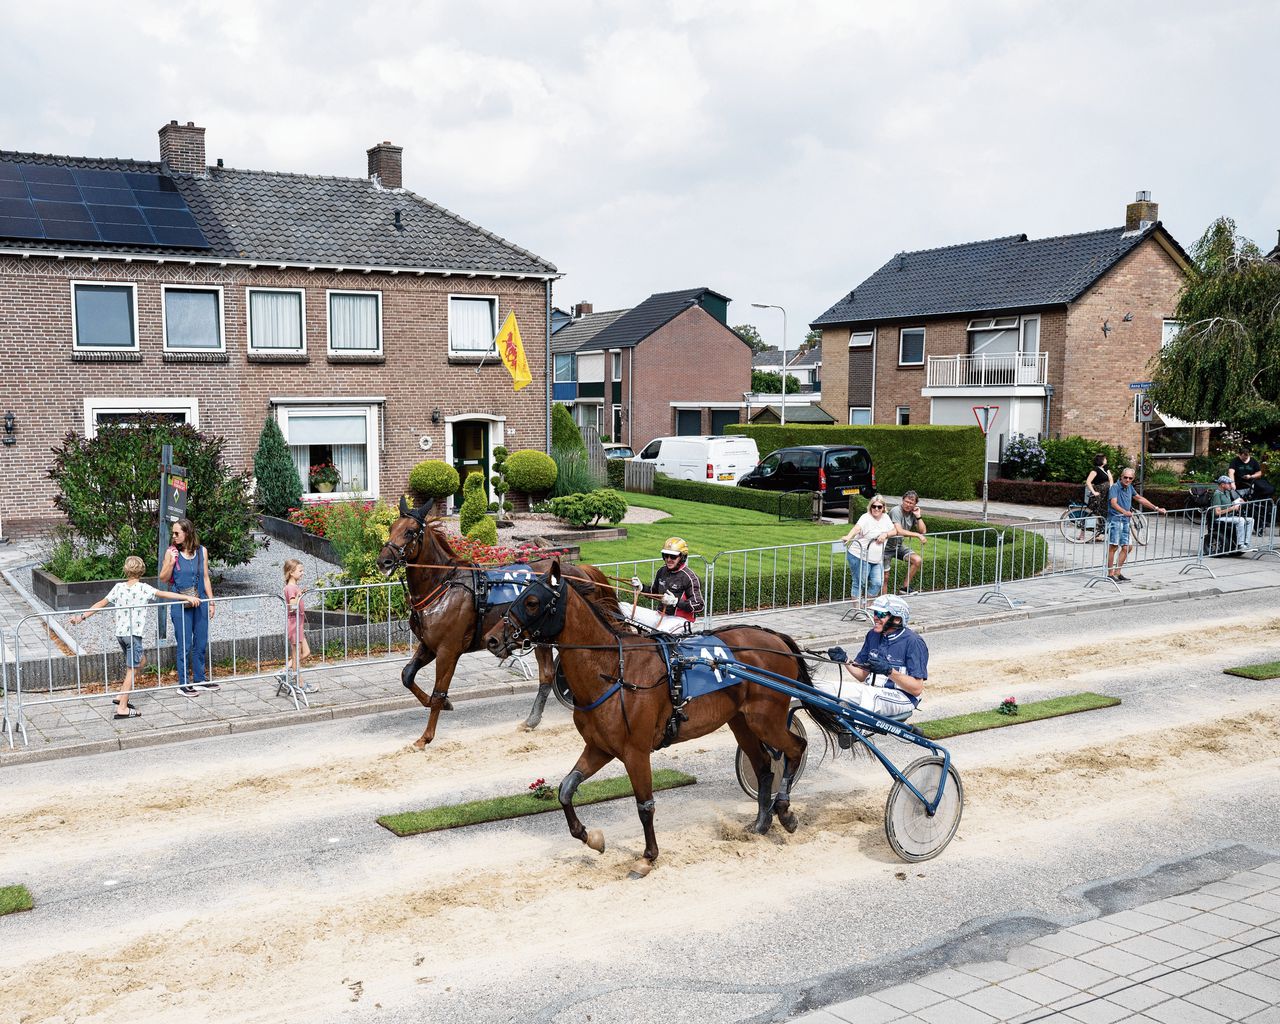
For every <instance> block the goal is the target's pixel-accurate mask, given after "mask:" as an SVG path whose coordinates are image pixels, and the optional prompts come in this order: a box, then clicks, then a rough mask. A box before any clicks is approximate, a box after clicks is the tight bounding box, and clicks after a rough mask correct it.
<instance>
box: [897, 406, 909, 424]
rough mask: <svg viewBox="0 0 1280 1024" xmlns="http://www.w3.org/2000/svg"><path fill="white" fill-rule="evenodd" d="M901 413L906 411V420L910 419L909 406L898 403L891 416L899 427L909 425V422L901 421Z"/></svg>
mask: <svg viewBox="0 0 1280 1024" xmlns="http://www.w3.org/2000/svg"><path fill="white" fill-rule="evenodd" d="M903 413H906V415H907V420H908V421H910V419H911V406H909V405H900V406H898V407H897V408H896V409H894V411H893V418H894V422H895V423H896V424H897V425H898V426H900V427H905V426H909V425H910V423H909V422H908V423H903V422H902V414H903Z"/></svg>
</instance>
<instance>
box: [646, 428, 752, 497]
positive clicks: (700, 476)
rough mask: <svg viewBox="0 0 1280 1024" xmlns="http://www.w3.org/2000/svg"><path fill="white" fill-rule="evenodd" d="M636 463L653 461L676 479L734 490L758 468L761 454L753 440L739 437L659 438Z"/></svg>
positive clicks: (648, 445) (651, 443) (653, 441)
mask: <svg viewBox="0 0 1280 1024" xmlns="http://www.w3.org/2000/svg"><path fill="white" fill-rule="evenodd" d="M632 461H633V462H651V463H653V464H654V465H655V466H656V467H657V471H658V472H659V473H665V474H666V475H667V476H669V477H674V478H675V479H676V480H701V481H703V482H704V483H709V484H724V485H725V486H726V487H732V486H733V485H734V484H736V483H737V482H738V477H740V476H742V475H744V474H746V473H749V472H751V470H753V469H755V467H756V463H758V462H759V461H760V452H759V450H758V449H757V448H756V443H755V441H754V440H753V439H752V438H749V437H739V436H737V435H727V436H702V435H693V436H688V435H686V436H684V437H655V438H654V439H653V440H652V441H650V442H649V443H648V444H647V445H645V446H644V449H643V450H642V451H641V452H640V454H639V455H637V456H636V457H635V458H634V459H632Z"/></svg>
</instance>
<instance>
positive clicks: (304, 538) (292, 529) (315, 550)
mask: <svg viewBox="0 0 1280 1024" xmlns="http://www.w3.org/2000/svg"><path fill="white" fill-rule="evenodd" d="M258 525H259V526H261V527H262V532H263V533H265V534H267V535H268V536H271V537H275V538H277V539H278V540H282V541H284V542H285V543H286V544H288V545H289V546H290V547H295V548H297V549H298V550H299V551H305V552H306V553H307V554H309V555H311V556H312V557H313V558H318V559H320V560H321V561H323V562H329V563H331V564H333V565H341V564H342V563H341V562H340V561H339V559H338V556H337V554H335V553H334V550H333V545H332V544H331V543H329V541H328V539H327V538H325V537H317V536H316V535H315V534H314V533H308V532H307V531H306V530H304V529H303V528H302V527H301V526H299V525H298V524H297V523H291V522H289V520H287V519H277V518H276V517H275V516H268V515H263V514H262V513H259V514H258Z"/></svg>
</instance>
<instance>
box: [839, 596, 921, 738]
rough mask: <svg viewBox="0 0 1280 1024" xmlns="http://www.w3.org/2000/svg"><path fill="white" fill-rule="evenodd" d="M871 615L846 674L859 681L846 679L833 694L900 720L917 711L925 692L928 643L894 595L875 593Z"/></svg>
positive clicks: (905, 605) (900, 600)
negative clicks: (870, 621) (836, 692)
mask: <svg viewBox="0 0 1280 1024" xmlns="http://www.w3.org/2000/svg"><path fill="white" fill-rule="evenodd" d="M871 617H872V625H871V629H869V630H868V631H867V636H866V639H864V640H863V641H862V649H861V650H860V651H858V653H857V654H856V655H855V656H854V658H853V663H852V664H851V665H849V674H850V675H852V676H853V678H854V679H855V680H857V682H856V683H845V684H844V685H843V686H841V687H840V692H839V693H838V694H834V695H833V696H839V697H842V698H844V699H845V700H848V701H852V702H854V703H856V704H857V705H858V706H859V707H862V708H865V709H866V710H867V711H871V712H873V713H874V714H877V715H880V716H882V717H884V718H892V719H894V720H896V721H899V722H901V721H904V720H905V719H907V718H909V717H910V716H911V714H912V712H914V711H915V709H916V706H917V705H918V704H919V703H920V695H921V694H923V693H924V683H925V680H926V679H928V678H929V648H928V647H927V646H926V645H925V642H924V640H922V639H921V638H920V636H919V634H918V633H915V632H913V631H912V630H910V629H908V628H907V623H908V622H910V621H911V609H910V607H909V606H908V605H907V602H906V601H904V600H903V599H902V598H900V597H896V596H894V595H892V594H882V595H881V596H880V597H877V598H876V599H875V602H874V603H873V604H872V605H871ZM822 688H823V689H824V690H825V689H826V687H822Z"/></svg>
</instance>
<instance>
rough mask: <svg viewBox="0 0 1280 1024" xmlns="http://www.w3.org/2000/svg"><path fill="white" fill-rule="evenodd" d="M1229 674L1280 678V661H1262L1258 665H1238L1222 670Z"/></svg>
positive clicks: (1252, 677) (1257, 677) (1247, 677)
mask: <svg viewBox="0 0 1280 1024" xmlns="http://www.w3.org/2000/svg"><path fill="white" fill-rule="evenodd" d="M1222 671H1223V672H1224V673H1225V674H1226V675H1229V676H1240V677H1242V678H1244V679H1280V661H1262V662H1259V663H1258V664H1256V665H1237V666H1236V667H1235V668H1224V669H1223V670H1222Z"/></svg>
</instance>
